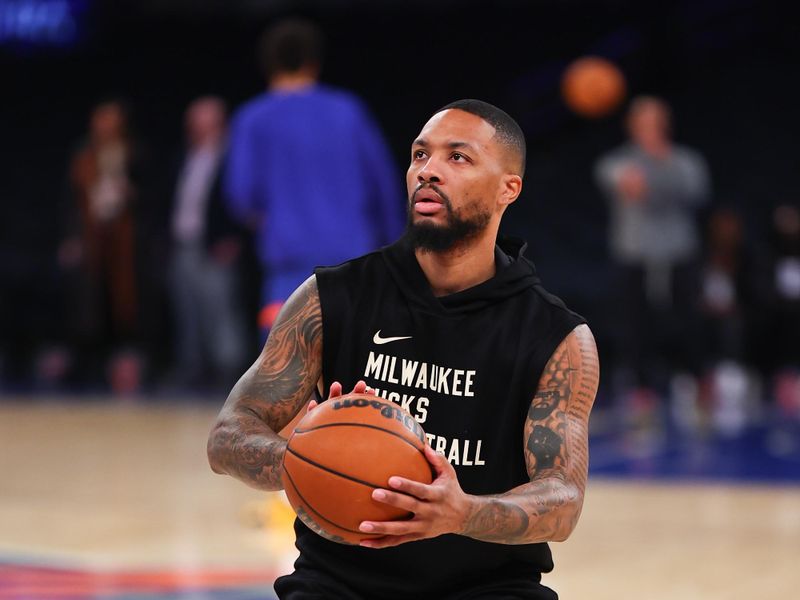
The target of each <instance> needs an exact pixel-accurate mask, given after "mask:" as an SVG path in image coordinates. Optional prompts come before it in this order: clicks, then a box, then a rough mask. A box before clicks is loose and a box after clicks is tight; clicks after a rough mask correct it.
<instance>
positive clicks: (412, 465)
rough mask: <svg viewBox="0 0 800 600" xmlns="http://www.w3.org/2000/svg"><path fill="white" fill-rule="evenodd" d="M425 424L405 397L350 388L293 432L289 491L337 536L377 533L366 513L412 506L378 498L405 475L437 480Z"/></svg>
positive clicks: (350, 538) (313, 521)
mask: <svg viewBox="0 0 800 600" xmlns="http://www.w3.org/2000/svg"><path fill="white" fill-rule="evenodd" d="M424 446H425V432H424V431H423V429H422V427H421V426H420V425H419V423H417V422H416V420H415V419H414V417H412V416H411V415H410V414H409V413H408V412H407V411H405V410H403V409H402V408H401V407H400V406H398V405H397V404H395V403H393V402H390V401H388V400H384V399H382V398H378V397H375V396H372V395H367V394H357V393H354V394H347V395H345V396H339V397H337V398H332V399H331V400H329V401H327V402H323V403H322V404H320V405H319V406H317V407H316V408H315V409H314V410H312V411H310V412H309V413H308V414H306V415H305V416H304V417H303V418H302V419H301V420H300V422H299V423H298V424H297V427H296V428H295V431H294V433H293V434H292V436H291V437H290V438H289V440H288V443H287V448H286V455H285V458H284V465H283V466H284V470H283V483H284V489H285V490H286V496H287V498H288V499H289V502H290V504H291V505H292V507H293V508H294V510H295V512H296V513H297V515H298V517H299V518H300V520H301V521H303V523H305V524H306V525H307V526H308V527H309V528H310V529H312V530H314V531H316V532H317V533H318V534H320V535H322V536H323V537H326V538H328V539H330V540H333V541H335V542H339V543H346V544H358V543H359V542H361V541H362V540H364V539H367V538H369V537H374V536H372V535H370V534H367V533H364V532H362V531H359V529H358V526H359V524H360V523H361V522H362V521H387V520H398V519H403V518H408V517H410V516H411V514H410V513H408V512H406V511H403V510H402V509H398V508H395V507H391V506H388V505H385V504H382V503H380V502H376V501H375V500H373V499H372V491H373V490H374V489H375V488H386V487H388V480H389V477H391V476H392V475H397V476H400V477H405V478H408V479H412V480H415V481H420V482H423V483H430V482H431V480H432V474H431V468H430V465H429V463H428V461H427V459H426V458H425V455H424V453H423V448H424Z"/></svg>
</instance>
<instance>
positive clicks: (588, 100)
mask: <svg viewBox="0 0 800 600" xmlns="http://www.w3.org/2000/svg"><path fill="white" fill-rule="evenodd" d="M626 87H627V86H626V83H625V76H624V75H623V73H622V71H621V70H620V68H619V67H617V65H615V64H614V63H612V62H611V61H610V60H607V59H605V58H600V57H599V56H585V57H583V58H579V59H577V60H575V61H573V62H572V63H571V64H570V65H569V66H568V67H567V69H566V71H564V75H563V77H562V79H561V95H562V97H563V98H564V101H565V102H566V103H567V106H569V107H570V108H571V109H572V110H573V111H574V112H576V113H578V114H579V115H581V116H584V117H589V118H598V117H604V116H606V115H608V114H609V113H611V112H612V111H613V110H614V109H615V108H617V106H619V105H620V103H621V102H622V101H623V100H624V98H625V94H626Z"/></svg>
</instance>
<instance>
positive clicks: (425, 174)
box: [417, 158, 442, 183]
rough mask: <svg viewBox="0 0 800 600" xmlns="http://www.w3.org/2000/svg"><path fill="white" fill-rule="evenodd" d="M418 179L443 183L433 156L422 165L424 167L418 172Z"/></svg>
mask: <svg viewBox="0 0 800 600" xmlns="http://www.w3.org/2000/svg"><path fill="white" fill-rule="evenodd" d="M417 181H418V182H419V183H441V182H442V179H441V177H440V176H439V171H438V169H437V168H436V165H435V164H434V162H433V159H432V158H429V159H428V160H427V162H426V163H425V164H424V165H422V168H420V170H419V171H418V172H417Z"/></svg>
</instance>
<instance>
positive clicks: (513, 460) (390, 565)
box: [295, 239, 584, 599]
mask: <svg viewBox="0 0 800 600" xmlns="http://www.w3.org/2000/svg"><path fill="white" fill-rule="evenodd" d="M524 250H525V244H524V243H523V242H522V241H521V240H516V239H503V240H501V241H500V242H499V244H498V246H497V248H496V252H495V254H496V260H497V273H496V275H495V276H494V277H493V278H492V279H490V280H488V281H486V282H484V283H481V284H479V285H476V286H474V287H472V288H469V289H467V290H463V291H461V292H458V293H455V294H451V295H449V296H445V297H439V298H437V297H435V296H434V295H433V293H432V291H431V288H430V285H429V284H428V282H427V280H426V278H425V275H424V273H423V272H422V269H421V268H420V266H419V263H418V262H417V260H416V257H415V255H414V252H413V249H412V248H411V247H410V246H409V245H408V244H407V242H405V241H404V240H401V241H400V242H397V243H395V244H393V245H391V246H388V247H386V248H383V249H382V250H380V251H376V252H373V253H371V254H368V255H366V256H363V257H361V258H357V259H355V260H352V261H349V262H346V263H343V264H341V265H338V266H335V267H324V268H318V269H316V271H315V273H316V278H317V285H318V289H319V296H320V302H321V306H322V318H323V369H322V372H323V381H324V382H325V385H326V386H327V385H329V384H330V383H331V382H333V381H340V382H341V383H342V386H343V388H344V389H345V390H348V389H352V386H353V385H354V384H355V383H356V382H357V381H358V380H359V379H363V380H365V381H366V382H367V384H368V385H370V386H372V387H374V388H376V389H377V390H378V393H379V395H381V396H384V397H386V398H388V399H390V400H392V401H394V402H397V403H398V404H401V405H402V406H404V407H405V408H406V409H407V410H408V411H409V412H410V413H411V414H412V415H413V416H414V417H415V418H416V419H417V421H418V422H419V423H420V424H421V425H422V427H423V429H424V430H425V432H426V434H427V436H428V440H429V443H430V444H431V446H432V447H433V448H434V449H435V450H440V451H442V452H444V454H445V456H446V457H447V458H448V460H449V461H450V463H451V464H453V466H454V467H455V469H456V472H457V474H458V478H459V482H460V484H461V486H462V488H463V489H464V491H465V492H467V493H469V494H498V493H503V492H506V491H508V490H509V489H511V488H513V487H515V486H518V485H520V484H523V483H525V482H527V481H528V475H527V472H526V468H525V462H524V455H523V447H524V446H523V444H524V440H523V427H524V423H525V419H526V415H527V411H528V408H529V406H530V403H531V400H532V399H533V397H534V394H535V393H536V389H537V385H538V381H539V378H540V376H541V374H542V371H543V369H544V366H545V364H546V363H547V361H548V360H549V358H550V356H551V355H552V353H553V352H554V350H555V349H556V347H557V346H558V344H559V343H560V342H561V341H562V340H563V339H564V337H565V336H566V335H567V334H568V333H569V332H570V331H572V329H574V328H575V327H576V326H577V325H579V324H581V323H583V322H584V319H583V318H582V317H580V316H579V315H577V314H575V313H573V312H572V311H570V310H568V309H567V308H566V307H565V305H564V303H563V302H562V301H561V300H560V299H558V298H557V297H555V296H553V295H552V294H549V293H548V292H547V291H545V289H544V288H543V287H542V285H541V282H540V281H539V277H538V276H537V274H536V269H535V268H534V266H533V263H531V262H530V261H529V260H527V259H526V258H525V257H524V256H523V252H524ZM295 531H296V534H297V547H298V549H299V550H300V557H299V559H298V561H297V563H296V566H297V568H312V569H319V570H322V571H325V572H327V573H328V574H329V575H330V576H332V577H335V578H336V579H338V580H340V581H342V582H343V583H345V584H346V585H348V586H349V587H351V588H352V589H354V590H355V591H357V592H359V593H360V594H362V595H363V596H364V597H365V598H382V599H383V598H385V599H391V598H442V597H444V596H446V595H450V594H454V593H455V594H457V592H458V590H459V589H468V588H469V587H470V586H471V585H476V584H479V583H481V582H483V581H486V580H487V579H492V578H497V577H501V578H502V577H506V576H508V577H519V576H520V575H524V576H528V575H529V576H530V577H531V578H534V579H536V580H538V579H539V578H540V576H541V573H543V572H549V571H550V570H552V568H553V562H552V558H551V554H550V549H549V547H548V545H547V544H545V543H539V544H524V545H506V544H494V543H488V542H481V541H477V540H473V539H471V538H467V537H463V536H458V535H443V536H440V537H438V538H435V539H429V540H423V541H419V542H411V543H407V544H403V545H401V546H399V547H395V548H387V549H382V550H372V549H368V548H361V547H357V546H345V545H341V544H337V543H334V542H331V541H328V540H326V539H324V538H322V537H320V536H319V535H317V534H316V533H313V532H312V531H310V530H309V529H308V528H306V527H305V525H303V524H302V523H301V522H300V521H299V520H297V521H296V522H295ZM548 597H549V596H548Z"/></svg>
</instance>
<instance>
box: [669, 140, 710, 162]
mask: <svg viewBox="0 0 800 600" xmlns="http://www.w3.org/2000/svg"><path fill="white" fill-rule="evenodd" d="M673 148H674V150H673V151H674V152H675V155H676V156H677V157H678V158H679V159H681V160H684V161H688V162H692V163H705V158H704V157H703V155H702V154H701V153H700V152H699V151H698V150H695V149H694V148H691V147H689V146H684V145H680V144H675V145H674V146H673Z"/></svg>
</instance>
